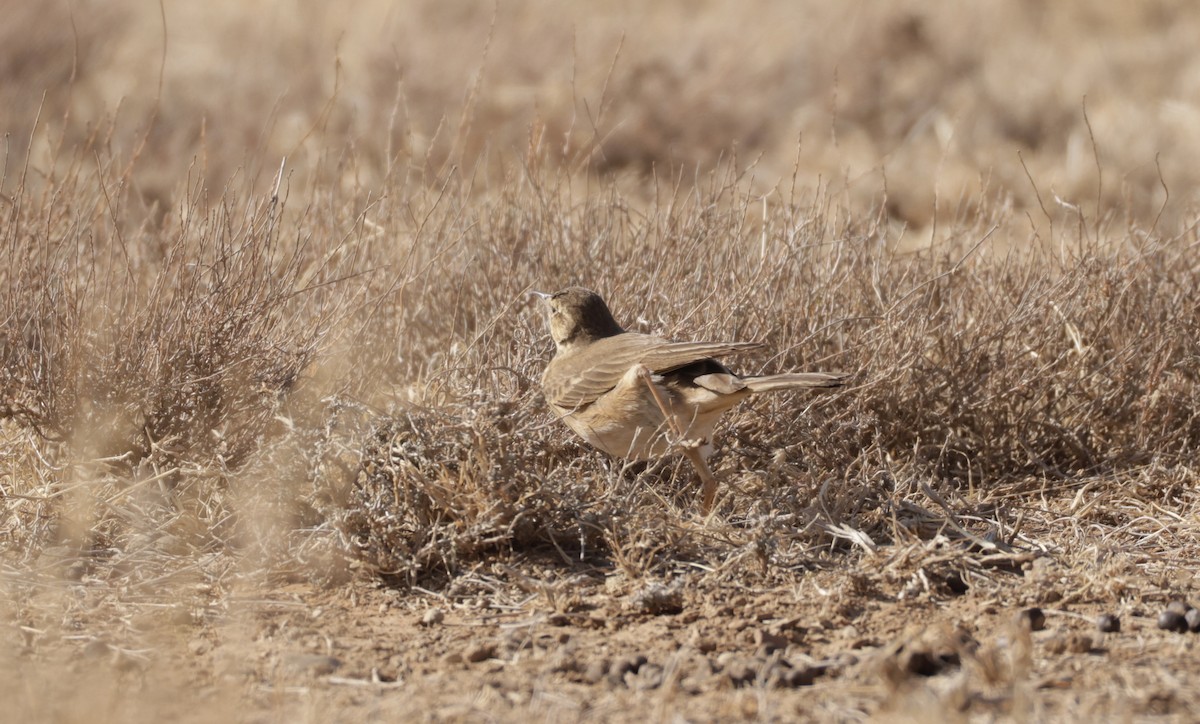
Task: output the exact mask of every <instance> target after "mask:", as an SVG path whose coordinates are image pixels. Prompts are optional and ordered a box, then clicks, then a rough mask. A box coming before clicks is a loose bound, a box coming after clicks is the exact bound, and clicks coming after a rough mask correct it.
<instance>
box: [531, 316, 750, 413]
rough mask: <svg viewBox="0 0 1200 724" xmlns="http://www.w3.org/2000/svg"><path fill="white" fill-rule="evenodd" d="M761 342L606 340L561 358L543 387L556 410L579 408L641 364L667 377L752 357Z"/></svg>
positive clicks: (647, 337) (640, 337) (553, 362)
mask: <svg viewBox="0 0 1200 724" xmlns="http://www.w3.org/2000/svg"><path fill="white" fill-rule="evenodd" d="M762 346H763V345H762V344H760V343H758V342H669V341H667V340H665V339H662V338H661V337H652V336H650V335H646V334H637V333H633V332H627V333H625V334H619V335H615V336H613V337H604V338H603V339H598V340H596V341H595V342H592V343H591V344H589V345H587V346H586V347H584V348H583V349H579V350H575V351H573V352H571V353H568V354H567V355H563V356H558V357H555V358H554V359H553V360H551V361H550V365H549V366H548V367H547V368H546V373H545V374H544V375H543V376H542V388H543V389H544V390H545V393H546V397H547V399H548V400H549V401H550V402H551V403H552V404H554V405H557V406H559V407H562V408H567V409H577V408H580V407H584V406H586V405H589V404H591V403H592V402H595V401H596V399H597V398H599V397H600V396H601V395H603V394H604V393H606V392H608V391H609V390H611V389H612V388H614V387H616V386H617V383H618V382H620V381H621V377H623V376H624V375H625V373H626V372H628V371H629V368H630V367H633V366H634V365H636V364H642V365H645V366H646V367H647V368H648V369H649V370H650V371H651V372H655V373H665V372H670V371H672V370H675V369H678V368H680V367H684V366H686V365H689V364H692V363H693V362H696V361H699V360H702V359H707V358H709V357H721V356H723V355H728V354H733V353H736V352H748V351H750V350H754V349H758V348H759V347H762Z"/></svg>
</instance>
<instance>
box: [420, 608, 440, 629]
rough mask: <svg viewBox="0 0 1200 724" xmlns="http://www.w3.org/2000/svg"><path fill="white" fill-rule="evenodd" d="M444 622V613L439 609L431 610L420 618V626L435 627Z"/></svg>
mask: <svg viewBox="0 0 1200 724" xmlns="http://www.w3.org/2000/svg"><path fill="white" fill-rule="evenodd" d="M445 620H446V612H445V611H443V610H442V609H440V608H431V609H429V610H428V611H426V612H425V615H424V616H422V617H421V625H422V626H436V625H438V624H439V623H441V622H442V621H445Z"/></svg>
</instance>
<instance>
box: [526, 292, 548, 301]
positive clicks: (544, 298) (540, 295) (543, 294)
mask: <svg viewBox="0 0 1200 724" xmlns="http://www.w3.org/2000/svg"><path fill="white" fill-rule="evenodd" d="M529 296H531V297H537V298H538V299H540V300H542V301H543V302H545V301H547V300H549V299H550V297H552V296H554V295H553V294H547V293H546V292H533V291H531V292H529Z"/></svg>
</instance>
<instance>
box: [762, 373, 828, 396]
mask: <svg viewBox="0 0 1200 724" xmlns="http://www.w3.org/2000/svg"><path fill="white" fill-rule="evenodd" d="M847 377H848V375H844V374H840V373H836V372H786V373H784V374H781V375H763V376H762V377H743V378H742V382H744V383H746V387H748V388H750V390H751V391H752V392H774V391H775V390H791V389H796V388H798V387H841V386H842V385H844V384H845V383H846V378H847Z"/></svg>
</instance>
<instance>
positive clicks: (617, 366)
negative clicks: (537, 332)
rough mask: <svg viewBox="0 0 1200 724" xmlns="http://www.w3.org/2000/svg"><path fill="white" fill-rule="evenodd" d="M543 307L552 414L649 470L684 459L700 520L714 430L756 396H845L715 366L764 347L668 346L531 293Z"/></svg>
mask: <svg viewBox="0 0 1200 724" xmlns="http://www.w3.org/2000/svg"><path fill="white" fill-rule="evenodd" d="M533 294H534V295H536V296H538V297H539V298H541V299H542V301H543V302H544V303H545V305H546V308H547V316H548V321H549V327H550V337H551V339H552V340H553V342H554V347H555V351H554V356H553V357H552V358H551V360H550V362H549V363H548V364H547V365H546V369H545V371H544V372H543V374H542V379H541V384H542V392H543V394H544V395H545V397H546V400H547V402H548V403H549V405H550V407H551V409H552V410H553V411H554V412H555V414H556V415H557V416H558V417H559V418H560V419H561V420H562V421H563V422H564V423H566V425H567V427H569V428H570V429H571V430H573V431H574V432H575V433H576V434H577V435H579V437H581V438H583V439H584V440H585V441H587V442H588V443H589V444H590V445H592V446H593V447H595V448H597V449H599V450H601V451H603V452H605V453H607V454H609V455H612V456H614V457H618V458H624V459H629V460H649V459H653V458H657V457H662V456H665V455H669V454H672V453H674V452H676V451H678V452H682V453H683V454H684V456H685V457H687V458H688V459H689V460H690V461H691V463H692V465H693V466H694V467H695V469H696V472H697V473H698V475H699V476H700V479H701V483H702V499H701V509H702V512H704V513H705V514H706V515H707V514H708V513H709V512H710V511H711V510H712V506H713V503H714V501H715V499H716V492H717V481H716V478H714V477H713V475H712V471H711V470H710V469H709V468H708V463H707V460H708V458H709V457H710V456H711V455H712V453H713V452H714V449H715V448H714V446H713V429H714V427H715V426H716V423H717V420H718V419H719V418H720V417H721V415H723V414H724V413H725V412H727V411H729V410H730V409H732V408H733V407H734V406H736V405H737V404H738V403H739V402H741V401H742V400H745V399H746V398H748V397H750V396H751V395H754V394H757V393H760V392H776V391H781V390H791V389H797V388H835V387H841V386H842V385H843V384H845V382H846V380H847V379H848V377H849V376H848V375H846V374H843V373H840V372H788V373H782V374H774V375H739V374H737V373H735V372H733V371H732V370H731V369H730V368H729V367H727V366H725V365H724V364H723V363H721V362H719V361H718V360H717V358H718V357H724V356H727V355H733V354H740V353H744V352H752V351H755V350H759V349H762V348H763V347H764V346H765V345H763V344H762V343H760V342H674V341H670V340H667V339H664V338H662V337H657V336H653V335H649V334H641V333H639V332H630V331H626V330H625V329H624V328H623V327H622V326H621V325H620V324H618V323H617V320H616V318H615V317H614V316H613V314H612V311H611V310H610V309H609V307H608V304H607V303H605V301H604V299H603V298H602V297H601V296H600V295H599V294H597V293H596V292H594V291H592V290H590V289H585V288H583V287H568V288H566V289H563V290H561V291H557V292H553V293H546V292H533Z"/></svg>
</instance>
